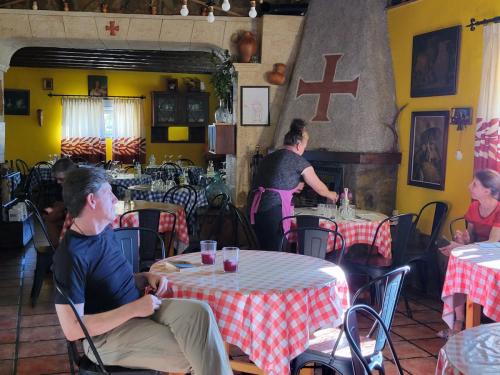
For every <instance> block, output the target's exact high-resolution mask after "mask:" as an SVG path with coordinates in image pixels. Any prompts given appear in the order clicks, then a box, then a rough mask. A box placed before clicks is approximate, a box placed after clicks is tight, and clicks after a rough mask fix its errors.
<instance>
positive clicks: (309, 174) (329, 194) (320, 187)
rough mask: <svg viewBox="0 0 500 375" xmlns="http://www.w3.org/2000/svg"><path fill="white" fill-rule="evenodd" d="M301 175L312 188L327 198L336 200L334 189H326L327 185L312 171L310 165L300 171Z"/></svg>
mask: <svg viewBox="0 0 500 375" xmlns="http://www.w3.org/2000/svg"><path fill="white" fill-rule="evenodd" d="M302 176H303V177H304V181H305V182H306V183H307V184H308V185H309V186H310V187H312V189H313V190H314V191H315V192H316V193H318V194H319V195H321V196H322V197H325V198H327V199H330V200H332V201H333V202H336V201H337V193H336V192H334V191H330V190H328V187H327V186H326V185H325V184H324V183H323V181H321V180H320V179H319V177H318V175H317V174H316V172H315V171H314V168H313V167H312V166H310V167H307V168H306V169H304V170H303V171H302Z"/></svg>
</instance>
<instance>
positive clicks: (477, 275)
mask: <svg viewBox="0 0 500 375" xmlns="http://www.w3.org/2000/svg"><path fill="white" fill-rule="evenodd" d="M441 299H442V300H443V303H444V305H443V320H444V321H445V322H446V324H448V326H449V327H450V328H453V323H454V309H455V307H456V306H459V305H463V304H466V315H465V327H466V328H471V327H475V326H477V325H479V324H480V321H481V306H482V307H483V314H484V315H486V316H487V317H489V318H490V319H492V320H493V321H495V322H500V242H477V243H473V244H469V245H465V246H460V247H457V248H455V249H453V250H452V251H451V254H450V259H449V261H448V267H447V269H446V276H445V281H444V286H443V292H442V294H441Z"/></svg>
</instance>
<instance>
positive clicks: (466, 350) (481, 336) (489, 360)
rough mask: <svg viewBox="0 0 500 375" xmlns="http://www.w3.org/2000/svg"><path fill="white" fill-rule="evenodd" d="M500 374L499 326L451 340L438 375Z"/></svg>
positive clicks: (476, 329) (444, 349)
mask: <svg viewBox="0 0 500 375" xmlns="http://www.w3.org/2000/svg"><path fill="white" fill-rule="evenodd" d="M462 374H481V375H483V374H500V323H494V324H483V325H480V326H478V327H474V328H471V329H467V330H465V331H462V332H460V333H458V334H456V335H454V336H452V337H450V338H449V340H448V342H447V343H446V345H445V346H444V347H442V348H441V350H440V351H439V357H438V362H437V366H436V374H435V375H462Z"/></svg>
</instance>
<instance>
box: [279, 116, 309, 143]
mask: <svg viewBox="0 0 500 375" xmlns="http://www.w3.org/2000/svg"><path fill="white" fill-rule="evenodd" d="M305 127H306V122H305V121H304V120H301V119H299V118H296V119H293V121H292V123H291V125H290V130H289V131H288V133H286V134H285V139H284V141H283V144H284V145H285V146H295V145H296V144H297V143H299V142H300V141H301V140H302V137H303V133H304V128H305Z"/></svg>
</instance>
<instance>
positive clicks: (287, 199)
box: [250, 186, 297, 233]
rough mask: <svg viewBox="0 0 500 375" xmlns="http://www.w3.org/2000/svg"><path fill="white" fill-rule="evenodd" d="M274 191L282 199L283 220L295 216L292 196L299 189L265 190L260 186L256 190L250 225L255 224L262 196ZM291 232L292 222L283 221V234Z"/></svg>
mask: <svg viewBox="0 0 500 375" xmlns="http://www.w3.org/2000/svg"><path fill="white" fill-rule="evenodd" d="M266 190H267V191H274V192H275V193H278V194H279V195H280V198H281V218H284V217H287V216H292V215H293V208H292V207H293V206H292V196H293V193H295V192H296V190H297V189H292V190H279V189H272V188H264V187H262V186H259V187H258V188H257V190H255V194H254V196H253V201H252V207H251V208H250V223H251V224H255V214H256V213H257V211H258V209H259V205H260V199H261V198H262V194H263V193H264V192H265V191H266ZM289 230H290V220H283V233H286V232H288V231H289Z"/></svg>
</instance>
